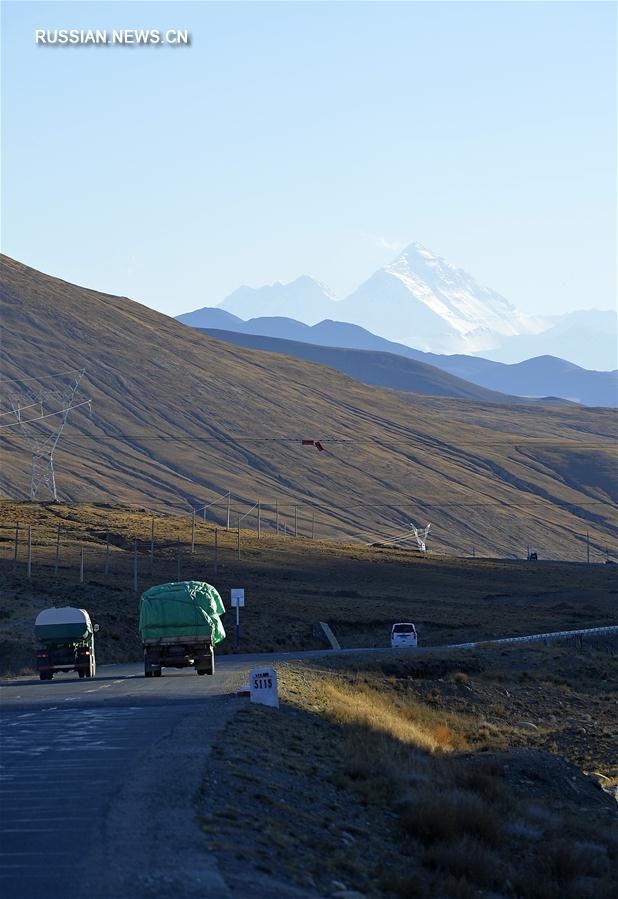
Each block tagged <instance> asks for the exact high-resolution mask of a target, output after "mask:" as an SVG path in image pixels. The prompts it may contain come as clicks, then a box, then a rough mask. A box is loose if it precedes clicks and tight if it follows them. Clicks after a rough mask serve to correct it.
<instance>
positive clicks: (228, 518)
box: [225, 490, 232, 531]
mask: <svg viewBox="0 0 618 899" xmlns="http://www.w3.org/2000/svg"><path fill="white" fill-rule="evenodd" d="M231 502H232V494H231V493H230V491H229V490H228V492H227V524H226V526H225V530H226V531H229V529H230V511H231V510H230V505H231Z"/></svg>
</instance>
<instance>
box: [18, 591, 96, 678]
mask: <svg viewBox="0 0 618 899" xmlns="http://www.w3.org/2000/svg"><path fill="white" fill-rule="evenodd" d="M98 630H99V625H98V624H95V625H93V624H92V621H91V620H90V615H89V614H88V612H87V611H86V610H85V609H74V608H72V607H71V606H66V607H65V608H63V609H57V608H51V609H44V610H43V611H42V612H39V614H38V615H37V616H36V620H35V622H34V636H35V637H36V640H37V650H36V666H37V671H38V672H39V677H40V678H41V680H51V679H52V678H53V676H54V674H57V673H58V672H59V671H63V672H67V671H77V673H78V674H79V676H80V677H94V675H95V673H96V660H95V655H94V634H95V631H98Z"/></svg>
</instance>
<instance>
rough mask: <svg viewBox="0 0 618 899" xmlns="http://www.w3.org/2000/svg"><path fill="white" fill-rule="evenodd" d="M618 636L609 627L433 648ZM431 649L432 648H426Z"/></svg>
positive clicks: (616, 631) (616, 630) (452, 644)
mask: <svg viewBox="0 0 618 899" xmlns="http://www.w3.org/2000/svg"><path fill="white" fill-rule="evenodd" d="M593 634H594V635H595V636H602V635H603V634H618V625H610V626H608V627H584V628H580V629H579V630H575V631H550V632H549V633H547V634H528V635H526V636H523V637H498V638H495V639H491V640H476V641H475V642H473V643H449V644H448V645H447V646H436V647H431V648H435V649H475V648H476V647H478V646H487V645H490V646H499V645H501V644H509V643H536V642H547V641H550V640H565V639H569V638H570V637H590V636H592V635H593ZM425 648H426V649H429V648H430V647H425Z"/></svg>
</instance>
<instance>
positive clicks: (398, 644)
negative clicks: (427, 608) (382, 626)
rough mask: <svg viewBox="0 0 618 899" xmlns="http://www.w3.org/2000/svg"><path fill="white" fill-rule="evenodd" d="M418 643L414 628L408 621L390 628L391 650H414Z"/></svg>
mask: <svg viewBox="0 0 618 899" xmlns="http://www.w3.org/2000/svg"><path fill="white" fill-rule="evenodd" d="M417 643H418V638H417V636H416V628H415V627H414V625H413V624H412V623H411V622H410V621H401V622H399V623H398V624H394V625H393V626H392V628H391V649H406V648H408V647H411V648H414V647H415V646H416V645H417Z"/></svg>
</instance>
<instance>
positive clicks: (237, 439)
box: [24, 407, 616, 450]
mask: <svg viewBox="0 0 618 899" xmlns="http://www.w3.org/2000/svg"><path fill="white" fill-rule="evenodd" d="M24 408H25V407H24ZM303 439H304V438H302V437H287V436H279V437H259V436H255V435H250V434H248V435H247V434H245V435H236V434H234V435H231V434H229V435H224V436H220V437H212V436H201V435H194V434H187V435H186V436H185V437H178V436H177V435H175V434H76V435H73V436H72V437H70V438H69V440H71V441H84V440H92V441H95V442H97V443H98V442H99V441H101V440H167V441H169V442H172V443H223V444H228V443H299V444H302V441H303ZM320 439H321V441H322V442H323V443H324V444H325V446H324V449H326V450H327V449H328V444H332V445H335V446H373V445H375V444H378V445H379V446H382V447H388V446H403V445H406V444H407V445H412V444H413V443H414V441H415V440H416V441H419V443H421V442H422V443H423V444H425V443H431V444H432V445H434V446H436V445H437V446H444V448H445V449H455V450H456V449H459V448H460V447H463V448H466V447H473V448H475V449H481V450H482V449H484V448H485V447H492V446H494V447H504V446H510V447H513V448H517V447H520V446H522V447H525V446H527V445H530V446H534V445H541V446H557V447H564V446H566V447H573V448H574V449H612V448H613V447H612V441H615V440H616V438H615V437H614V436H609V435H608V436H607V438H606V441H607V442H605V443H601V442H594V443H593V442H588V443H582V441H581V440H578V439H577V438H575V437H564V438H545V437H523V438H522V437H515V435H511V434H509V435H507V436H506V437H505V439H504V440H501V441H495V440H494V441H487V440H484V439H482V440H481V439H479V440H478V441H469V442H460V441H458V442H457V444H451V443H448V442H446V441H441V440H439V439H438V438H435V437H434V438H432V437H425V436H422V435H414V434H412V435H410V437H408V438H403V437H402V438H399V439H390V440H384V439H382V438H381V437H380V436H379V435H374V436H373V437H368V438H360V439H359V438H355V437H350V438H338V437H332V438H329V437H322V438H320Z"/></svg>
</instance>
